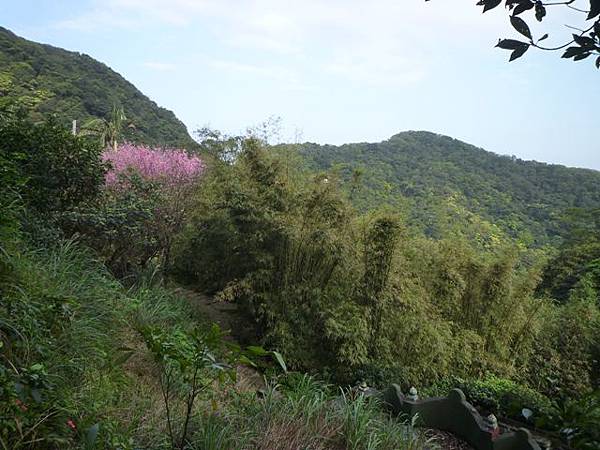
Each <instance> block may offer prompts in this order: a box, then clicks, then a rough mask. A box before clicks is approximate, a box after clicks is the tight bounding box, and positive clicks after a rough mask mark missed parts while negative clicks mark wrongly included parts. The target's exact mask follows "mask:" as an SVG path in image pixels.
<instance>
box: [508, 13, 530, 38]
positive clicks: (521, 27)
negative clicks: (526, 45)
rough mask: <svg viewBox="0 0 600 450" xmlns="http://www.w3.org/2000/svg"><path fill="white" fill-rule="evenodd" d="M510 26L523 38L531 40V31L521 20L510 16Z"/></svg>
mask: <svg viewBox="0 0 600 450" xmlns="http://www.w3.org/2000/svg"><path fill="white" fill-rule="evenodd" d="M510 24H511V25H512V26H513V28H514V29H515V30H517V31H518V32H519V33H521V34H522V35H523V36H525V37H528V38H529V39H531V30H530V29H529V26H528V25H527V23H525V21H524V20H523V19H521V18H520V17H516V16H510Z"/></svg>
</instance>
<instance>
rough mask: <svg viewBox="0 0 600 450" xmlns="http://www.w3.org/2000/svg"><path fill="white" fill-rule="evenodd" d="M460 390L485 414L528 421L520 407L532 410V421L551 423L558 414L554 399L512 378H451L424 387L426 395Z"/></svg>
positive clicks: (445, 393) (446, 393)
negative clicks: (455, 389)
mask: <svg viewBox="0 0 600 450" xmlns="http://www.w3.org/2000/svg"><path fill="white" fill-rule="evenodd" d="M454 388H458V389H460V390H462V391H463V392H464V394H465V396H466V397H467V400H468V401H469V402H471V403H472V404H473V405H475V406H476V407H478V408H479V409H480V410H482V411H483V412H484V413H493V414H496V415H499V416H501V417H508V418H511V419H515V420H518V421H522V422H527V418H526V417H524V416H523V409H529V410H530V411H532V413H533V414H532V416H531V419H530V421H531V423H535V424H538V425H544V424H551V423H554V422H555V419H556V417H557V416H558V409H557V405H556V403H555V402H553V401H552V400H551V399H549V398H548V397H545V396H544V395H542V394H540V393H539V392H536V391H535V390H533V389H531V388H528V387H526V386H523V385H520V384H518V383H515V382H514V381H511V380H506V379H503V378H497V377H494V376H489V377H487V378H485V379H483V380H465V379H461V378H456V377H451V378H448V379H445V380H442V381H440V382H438V383H436V384H434V385H432V386H430V387H428V388H426V389H424V390H423V392H422V394H423V395H426V396H440V395H442V396H445V395H448V393H449V392H450V390H452V389H454Z"/></svg>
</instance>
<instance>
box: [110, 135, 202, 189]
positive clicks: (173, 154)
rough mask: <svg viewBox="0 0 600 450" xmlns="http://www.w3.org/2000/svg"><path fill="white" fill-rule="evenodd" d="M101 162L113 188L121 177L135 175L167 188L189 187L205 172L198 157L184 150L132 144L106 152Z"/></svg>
mask: <svg viewBox="0 0 600 450" xmlns="http://www.w3.org/2000/svg"><path fill="white" fill-rule="evenodd" d="M102 159H103V161H104V162H108V163H110V165H111V169H110V170H109V171H108V173H107V175H106V184H107V186H116V185H118V184H119V183H120V182H121V181H122V180H123V176H124V175H125V176H126V175H128V174H129V173H131V172H135V173H137V174H138V175H139V176H141V177H142V178H143V179H146V180H151V181H156V182H158V183H160V184H162V185H164V186H165V187H166V188H168V189H170V188H174V187H176V186H178V185H187V184H192V183H193V182H194V181H196V180H197V179H198V177H199V176H200V175H201V174H202V172H203V171H204V169H205V166H204V163H203V162H202V160H201V159H200V158H198V157H197V156H190V155H188V153H187V152H186V151H185V150H179V149H155V148H149V147H143V146H136V145H132V144H124V145H121V146H119V147H118V148H117V150H116V151H115V150H112V149H107V150H106V151H105V152H104V154H103V155H102Z"/></svg>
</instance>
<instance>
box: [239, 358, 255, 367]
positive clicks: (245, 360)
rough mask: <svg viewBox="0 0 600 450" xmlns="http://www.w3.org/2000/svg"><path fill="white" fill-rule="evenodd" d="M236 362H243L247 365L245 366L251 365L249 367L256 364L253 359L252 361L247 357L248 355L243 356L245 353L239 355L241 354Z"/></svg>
mask: <svg viewBox="0 0 600 450" xmlns="http://www.w3.org/2000/svg"><path fill="white" fill-rule="evenodd" d="M238 362H239V363H241V364H245V365H247V366H251V367H257V366H256V364H255V363H254V361H252V360H251V359H250V358H248V357H247V356H245V355H241V356H240V357H239V358H238Z"/></svg>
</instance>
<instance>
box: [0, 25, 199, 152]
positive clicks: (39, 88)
mask: <svg viewBox="0 0 600 450" xmlns="http://www.w3.org/2000/svg"><path fill="white" fill-rule="evenodd" d="M5 102H16V103H17V104H19V105H22V106H25V107H26V108H27V109H28V110H29V111H30V113H31V115H32V117H33V118H34V119H41V118H42V117H44V116H48V115H49V114H55V115H56V116H57V117H58V120H59V121H60V122H61V123H64V124H65V126H69V127H70V126H71V122H72V120H74V119H75V120H77V121H78V122H79V123H80V124H82V123H85V122H86V121H88V120H90V119H92V118H107V117H108V116H109V115H110V112H111V110H112V108H113V106H114V105H116V106H121V107H123V109H124V111H125V115H126V116H127V119H128V122H131V123H132V124H133V127H130V128H127V129H126V130H125V137H126V138H127V139H128V140H132V141H135V142H142V143H146V144H151V145H157V146H184V147H189V146H195V143H194V140H193V139H192V138H191V136H190V135H189V133H188V131H187V128H186V127H185V125H184V124H183V122H181V121H180V120H179V119H177V117H176V116H175V114H173V112H171V111H169V110H167V109H165V108H161V107H159V106H158V105H157V104H156V103H155V102H153V101H152V100H150V99H149V98H148V97H147V96H145V95H144V94H143V93H142V92H140V91H139V90H138V89H137V88H136V87H135V86H134V85H133V84H131V83H130V82H129V81H127V80H126V79H125V78H123V77H122V76H121V75H119V74H118V73H117V72H115V71H114V70H112V69H111V68H110V67H108V66H107V65H105V64H103V63H101V62H99V61H96V60H95V59H93V58H91V57H90V56H87V55H85V54H81V53H77V52H71V51H67V50H64V49H61V48H58V47H53V46H51V45H47V44H39V43H36V42H32V41H28V40H26V39H24V38H21V37H19V36H17V35H15V34H14V33H12V32H11V31H9V30H7V29H6V28H2V27H0V103H5Z"/></svg>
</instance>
